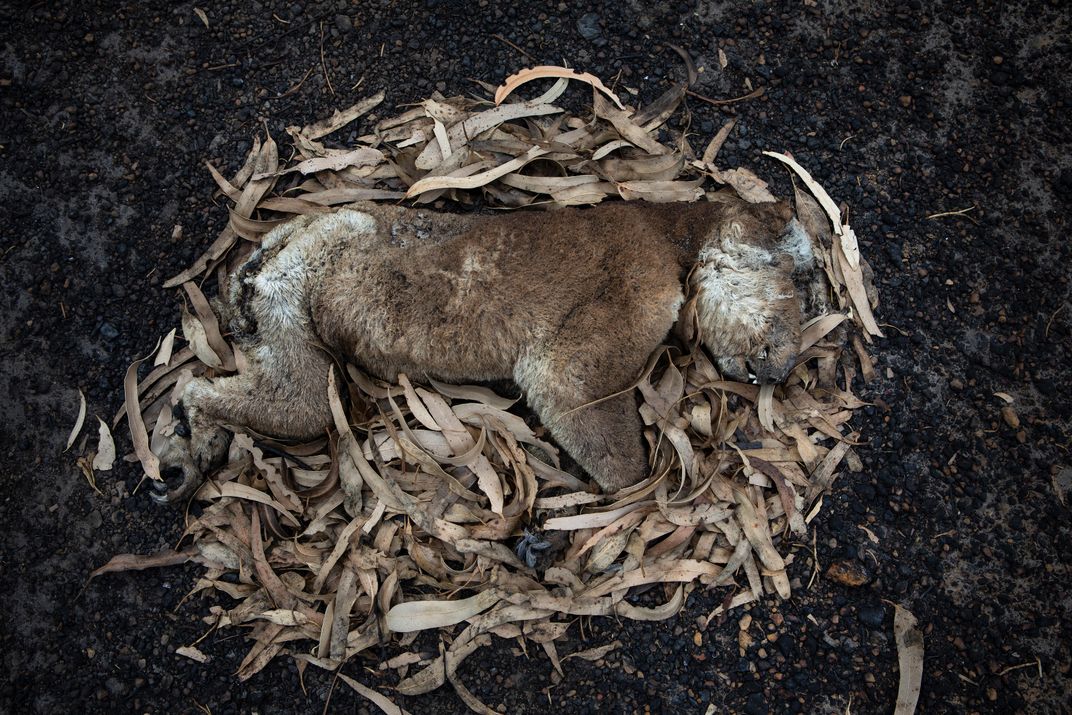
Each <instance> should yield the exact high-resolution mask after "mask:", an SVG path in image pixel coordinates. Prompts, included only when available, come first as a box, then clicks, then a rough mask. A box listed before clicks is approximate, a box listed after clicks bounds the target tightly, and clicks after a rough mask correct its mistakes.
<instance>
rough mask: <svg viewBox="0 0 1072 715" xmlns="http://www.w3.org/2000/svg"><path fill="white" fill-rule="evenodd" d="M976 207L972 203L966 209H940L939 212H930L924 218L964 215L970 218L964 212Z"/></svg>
mask: <svg viewBox="0 0 1072 715" xmlns="http://www.w3.org/2000/svg"><path fill="white" fill-rule="evenodd" d="M976 208H978V207H977V206H975V205H974V204H972V205H971V206H969V207H968V208H966V209H958V210H956V211H942V212H941V213H936V214H931V215H929V216H927V217H926V218H927V220H928V221H930V220H931V219H934V218H944V217H945V216H964V217H965V218H969V219H970V218H971V217H970V216H967V215H966V214H967V213H968V212H969V211H974V210H975V209H976Z"/></svg>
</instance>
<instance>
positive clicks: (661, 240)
mask: <svg viewBox="0 0 1072 715" xmlns="http://www.w3.org/2000/svg"><path fill="white" fill-rule="evenodd" d="M710 198H711V200H710V201H701V202H697V203H693V204H657V205H652V204H646V205H643V204H631V203H621V202H615V203H608V204H604V205H600V206H596V207H593V208H583V209H564V210H561V211H553V212H547V213H534V212H523V211H520V212H512V213H497V214H466V215H457V214H443V213H432V212H428V211H418V210H414V209H408V208H402V207H397V206H388V205H383V204H355V205H353V206H350V207H347V208H344V209H342V210H340V211H338V212H337V213H332V214H326V215H317V216H304V217H300V218H296V219H294V220H293V221H290V222H288V223H286V224H284V225H282V226H279V227H277V228H276V229H274V230H273V231H271V232H270V233H269V234H268V235H267V236H266V237H265V239H264V241H263V243H262V246H261V248H260V249H259V250H257V252H256V253H254V254H253V256H252V257H251V258H250V259H249V261H248V262H247V263H246V264H245V265H244V266H243V267H242V268H240V269H239V270H238V271H236V273H235V274H234V275H233V276H232V277H231V280H230V282H229V291H228V294H227V295H226V296H221V300H220V304H219V309H220V311H221V312H222V313H223V315H222V316H221V317H222V318H223V319H224V321H225V322H226V324H227V325H228V326H229V328H230V330H231V331H232V332H233V334H234V338H235V340H236V343H237V344H238V346H239V347H240V348H241V349H242V351H243V353H244V354H245V356H246V357H247V360H248V369H246V370H245V371H244V372H241V373H239V374H237V375H234V376H231V377H223V378H217V379H215V380H208V379H204V378H198V379H195V380H193V381H192V382H190V383H189V384H188V385H187V387H186V388H185V391H184V392H183V395H182V398H181V405H180V406H181V409H182V411H183V412H184V413H185V417H186V419H187V420H188V429H186V425H185V424H184V425H182V429H180V430H178V433H177V434H176V435H174V436H173V437H172V438H171V441H170V443H169V444H168V445H167V447H166V449H165V450H164V454H162V455H160V456H161V463H162V465H163V466H164V467H169V468H178V469H179V470H181V471H182V474H183V477H184V479H183V484H182V486H180V487H178V488H176V489H174V490H172V491H171V492H169V493H167V494H160V496H159V498H160V499H161V500H162V501H175V500H178V499H182V498H184V497H186V496H187V495H189V494H190V493H192V492H193V490H194V489H196V488H197V486H198V485H199V484H200V482H201V479H202V475H203V474H205V473H206V472H207V471H208V470H209V469H211V468H212V467H213V466H215V465H217V464H218V463H219V462H220V461H221V460H222V458H223V457H224V455H225V452H226V449H227V444H228V441H229V434H228V432H227V431H226V430H225V429H224V427H222V425H241V426H245V427H248V428H249V429H252V430H254V431H256V432H259V433H262V434H267V435H273V436H275V437H279V438H286V439H310V438H314V437H316V436H319V435H322V434H323V433H324V430H325V428H326V427H327V426H328V425H329V424H330V423H331V416H330V412H329V409H328V401H327V376H328V370H329V367H330V366H331V364H332V356H333V355H334V356H338V357H340V358H342V359H343V360H349V361H353V362H355V363H357V364H359V365H361V366H362V367H363V368H365V369H366V370H368V371H369V372H371V373H372V374H374V375H377V376H379V377H382V378H385V379H394V378H395V376H396V375H397V374H398V373H400V372H404V373H406V374H408V375H410V376H411V377H413V378H416V379H421V378H424V377H432V378H435V379H439V380H444V381H448V382H449V381H455V382H457V381H470V380H501V379H511V380H513V381H515V382H516V383H517V384H518V385H519V386H520V387H521V388H522V390H524V393H525V397H526V399H527V401H528V404H529V405H530V406H531V407H532V408H533V409H534V410H535V411H536V413H537V414H538V415H539V416H540V418H541V419H542V420H543V424H544V425H545V426H546V427H547V428H548V429H549V430H550V432H551V434H552V435H553V436H554V438H555V439H556V440H557V441H558V443H559V444H560V445H561V446H562V447H564V448H565V449H566V450H567V451H568V452H569V454H570V455H571V456H572V457H573V458H574V459H575V460H576V461H577V462H578V463H579V464H580V465H581V466H582V467H583V468H584V469H585V470H586V471H587V472H588V473H589V474H590V475H591V476H592V477H593V478H595V480H596V481H597V482H598V483H599V485H600V486H601V487H602V488H603V489H604V490H605V491H607V492H614V491H617V490H619V489H621V488H623V487H627V486H630V485H632V484H635V483H636V482H638V481H640V480H641V479H643V478H644V477H645V476H646V475H647V471H648V462H647V459H646V456H645V449H644V446H643V440H642V434H641V421H640V418H639V415H638V413H637V409H636V403H635V398H634V396H633V395H632V394H631V393H629V392H626V393H624V394H621V395H618V396H616V397H613V398H611V399H607V400H603V401H600V402H597V403H595V404H592V405H588V403H591V402H593V401H595V400H598V399H599V398H603V397H606V396H608V395H612V394H614V393H617V392H618V391H620V390H622V389H623V388H626V387H628V385H630V384H631V383H632V382H633V381H634V380H635V379H636V377H637V375H638V374H639V372H640V370H641V369H642V368H643V366H644V364H645V363H646V361H647V360H648V357H649V356H650V355H651V353H652V351H653V350H655V349H656V348H657V347H658V345H659V344H660V343H661V342H662V341H663V340H664V339H665V338H666V336H667V333H668V332H669V331H670V329H671V328H672V327H673V325H674V323H675V322H676V320H677V319H678V314H679V311H680V309H681V307H682V305H683V303H684V301H685V296H686V294H687V293H688V292H689V290H690V286H688V285H686V283H687V281H688V280H691V281H692V282H693V285H692V286H691V288H692V290H694V291H696V295H697V302H696V312H697V318H698V321H697V322H698V324H699V328H700V332H701V336H702V339H703V342H704V344H705V345H706V346H707V348H708V349H709V350H710V352H711V354H712V355H714V356H716V357H717V358H718V362H719V366H720V368H721V369H722V370H723V371H724V372H725V373H727V374H728V375H730V376H731V377H734V378H737V379H745V378H746V377H747V375H746V372H747V369H748V368H751V371H752V372H753V373H754V374H755V375H756V377H757V379H758V380H759V381H760V382H777V381H780V380H782V379H783V378H784V377H785V376H786V374H787V373H788V371H789V370H790V369H791V368H792V366H793V363H794V361H795V359H796V353H797V347H798V345H799V339H800V323H801V311H802V307H801V301H802V297H803V295H802V294H803V293H804V292H807V291H806V290H798V289H797V288H796V287H795V285H794V279H796V282H797V283H798V284H800V285H810V284H809V283H808V282H807V281H808V280H810V278H808V277H809V276H811V275H812V274H813V273H814V271H813V270H812V269H813V265H814V253H813V250H812V241H813V240H814V239H813V238H812V237H811V236H809V235H808V234H807V233H806V232H805V231H804V230H803V229H802V228H801V225H800V223H799V222H797V221H796V220H795V219H793V215H792V210H791V209H790V208H789V206H788V205H787V204H785V203H768V204H756V205H753V204H747V203H745V202H743V201H741V200H740V199H738V198H737V197H736V196H735V195H733V194H730V193H726V192H720V193H717V194H713V195H711V197H710ZM690 276H691V278H690ZM802 276H804V277H805V280H804V281H803V282H802V281H801V277H802ZM577 408H580V409H577Z"/></svg>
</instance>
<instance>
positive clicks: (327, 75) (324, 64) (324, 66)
mask: <svg viewBox="0 0 1072 715" xmlns="http://www.w3.org/2000/svg"><path fill="white" fill-rule="evenodd" d="M320 67H321V68H322V69H323V70H324V82H325V83H327V85H328V91H329V92H331V96H332V97H334V96H335V88H334V87H332V86H331V74H330V73H329V72H328V63H327V62H325V61H324V21H323V20H321V21H320Z"/></svg>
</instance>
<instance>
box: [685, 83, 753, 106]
mask: <svg viewBox="0 0 1072 715" xmlns="http://www.w3.org/2000/svg"><path fill="white" fill-rule="evenodd" d="M766 91H767V88H766V87H757V88H756V89H753V90H752V91H751V92H749V93H748V94H743V95H741V96H740V97H734V98H733V99H712V98H711V97H708V96H706V95H703V94H700V93H699V92H693V91H692V90H691V89H686V90H685V94H687V95H689V96H690V97H695V98H696V99H699V100H700V101H702V102H707V103H708V104H713V105H715V106H716V107H720V106H722V105H725V104H733V103H734V102H743V101H745V100H746V99H755V98H756V97H762V96H763V93H764V92H766Z"/></svg>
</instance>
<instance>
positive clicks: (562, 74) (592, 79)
mask: <svg viewBox="0 0 1072 715" xmlns="http://www.w3.org/2000/svg"><path fill="white" fill-rule="evenodd" d="M547 77H552V78H556V77H557V78H562V79H566V80H573V79H575V80H579V81H581V82H587V83H588V84H590V85H592V86H593V87H595V88H596V89H598V90H599V91H600V92H602V93H603V94H605V95H607V97H608V98H609V99H610V100H611V101H612V102H614V104H616V105H617V106H618V109H623V110H624V109H625V105H624V104H622V101H621V100H620V99H618V96H617V95H616V94H614V92H611V91H610V90H609V89H607V86H606V85H605V84H603V81H602V80H600V79H599V78H598V77H596V76H595V75H591V74H588V73H587V72H578V71H577V70H572V69H570V68H569V67H558V66H555V65H539V66H537V67H529V68H528V69H523V70H521V71H520V72H518V73H517V74H512V75H510V76H509V77H507V78H506V81H505V82H503V83H502V85H500V86H499V88H498V89H496V90H495V104H497V105H498V104H502V103H503V100H504V99H506V98H507V97H509V96H510V93H511V92H513V91H514V90H515V89H517V88H518V87H520V86H521V85H523V84H525V83H526V82H531V81H532V80H534V79H544V78H547Z"/></svg>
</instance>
